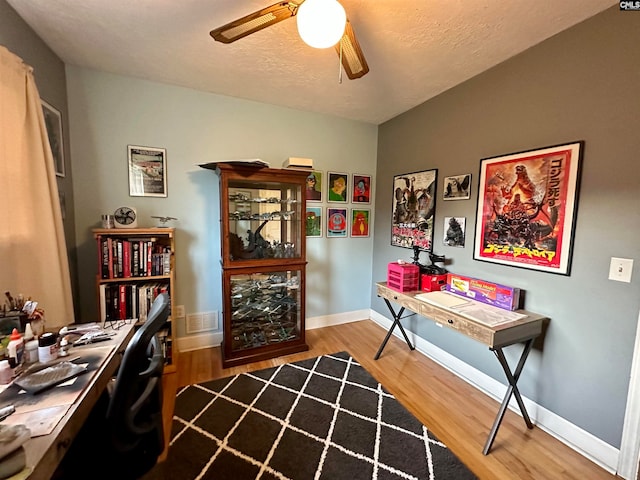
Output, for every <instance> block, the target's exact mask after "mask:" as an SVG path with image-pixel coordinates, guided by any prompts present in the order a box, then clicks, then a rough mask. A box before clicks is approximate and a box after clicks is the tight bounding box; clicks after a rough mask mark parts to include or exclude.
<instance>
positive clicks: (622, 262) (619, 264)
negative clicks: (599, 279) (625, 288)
mask: <svg viewBox="0 0 640 480" xmlns="http://www.w3.org/2000/svg"><path fill="white" fill-rule="evenodd" d="M631 270H633V260H632V259H630V258H617V257H611V264H610V265H609V280H615V281H616V282H627V283H631Z"/></svg>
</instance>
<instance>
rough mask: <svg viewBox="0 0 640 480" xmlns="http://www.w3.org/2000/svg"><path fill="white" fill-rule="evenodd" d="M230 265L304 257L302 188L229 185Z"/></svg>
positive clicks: (273, 185)
mask: <svg viewBox="0 0 640 480" xmlns="http://www.w3.org/2000/svg"><path fill="white" fill-rule="evenodd" d="M228 195H229V202H228V205H229V211H228V216H229V218H228V221H229V239H228V241H229V248H228V251H227V255H228V258H227V260H229V261H243V260H261V259H272V258H275V259H277V258H283V259H289V258H294V259H299V258H300V257H301V249H300V245H301V237H300V236H301V232H302V228H301V227H300V222H301V220H302V219H301V216H302V215H301V214H302V203H303V202H302V187H301V185H299V184H286V183H272V184H269V183H264V184H261V185H255V183H252V184H249V183H243V182H242V181H233V182H230V184H229V189H228Z"/></svg>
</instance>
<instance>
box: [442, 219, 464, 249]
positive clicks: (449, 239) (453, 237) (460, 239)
mask: <svg viewBox="0 0 640 480" xmlns="http://www.w3.org/2000/svg"><path fill="white" fill-rule="evenodd" d="M465 224H466V218H465V217H444V239H443V243H444V244H445V245H446V246H448V247H464V238H465V232H466V228H465Z"/></svg>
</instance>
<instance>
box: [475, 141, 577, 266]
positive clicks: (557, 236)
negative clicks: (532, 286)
mask: <svg viewBox="0 0 640 480" xmlns="http://www.w3.org/2000/svg"><path fill="white" fill-rule="evenodd" d="M583 147H584V142H583V141H577V142H573V143H568V144H564V145H556V146H551V147H545V148H541V149H537V150H528V151H525V152H519V153H511V154H507V155H501V156H498V157H491V158H483V159H481V160H480V182H479V186H478V207H477V213H476V226H475V232H476V233H475V240H474V246H473V258H474V259H475V260H482V261H485V262H491V263H498V264H501V265H509V266H514V267H522V268H527V269H530V270H538V271H542V272H549V273H557V274H561V275H569V273H570V267H571V253H572V252H571V250H572V244H573V233H574V228H575V221H576V212H577V203H578V190H579V188H578V186H579V179H580V169H581V162H582V150H583Z"/></svg>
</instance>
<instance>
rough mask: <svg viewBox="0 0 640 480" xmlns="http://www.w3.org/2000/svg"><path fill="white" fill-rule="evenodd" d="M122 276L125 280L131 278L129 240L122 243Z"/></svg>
mask: <svg viewBox="0 0 640 480" xmlns="http://www.w3.org/2000/svg"><path fill="white" fill-rule="evenodd" d="M122 275H123V276H124V277H125V278H129V277H130V276H131V242H130V241H129V240H124V241H123V242H122Z"/></svg>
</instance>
